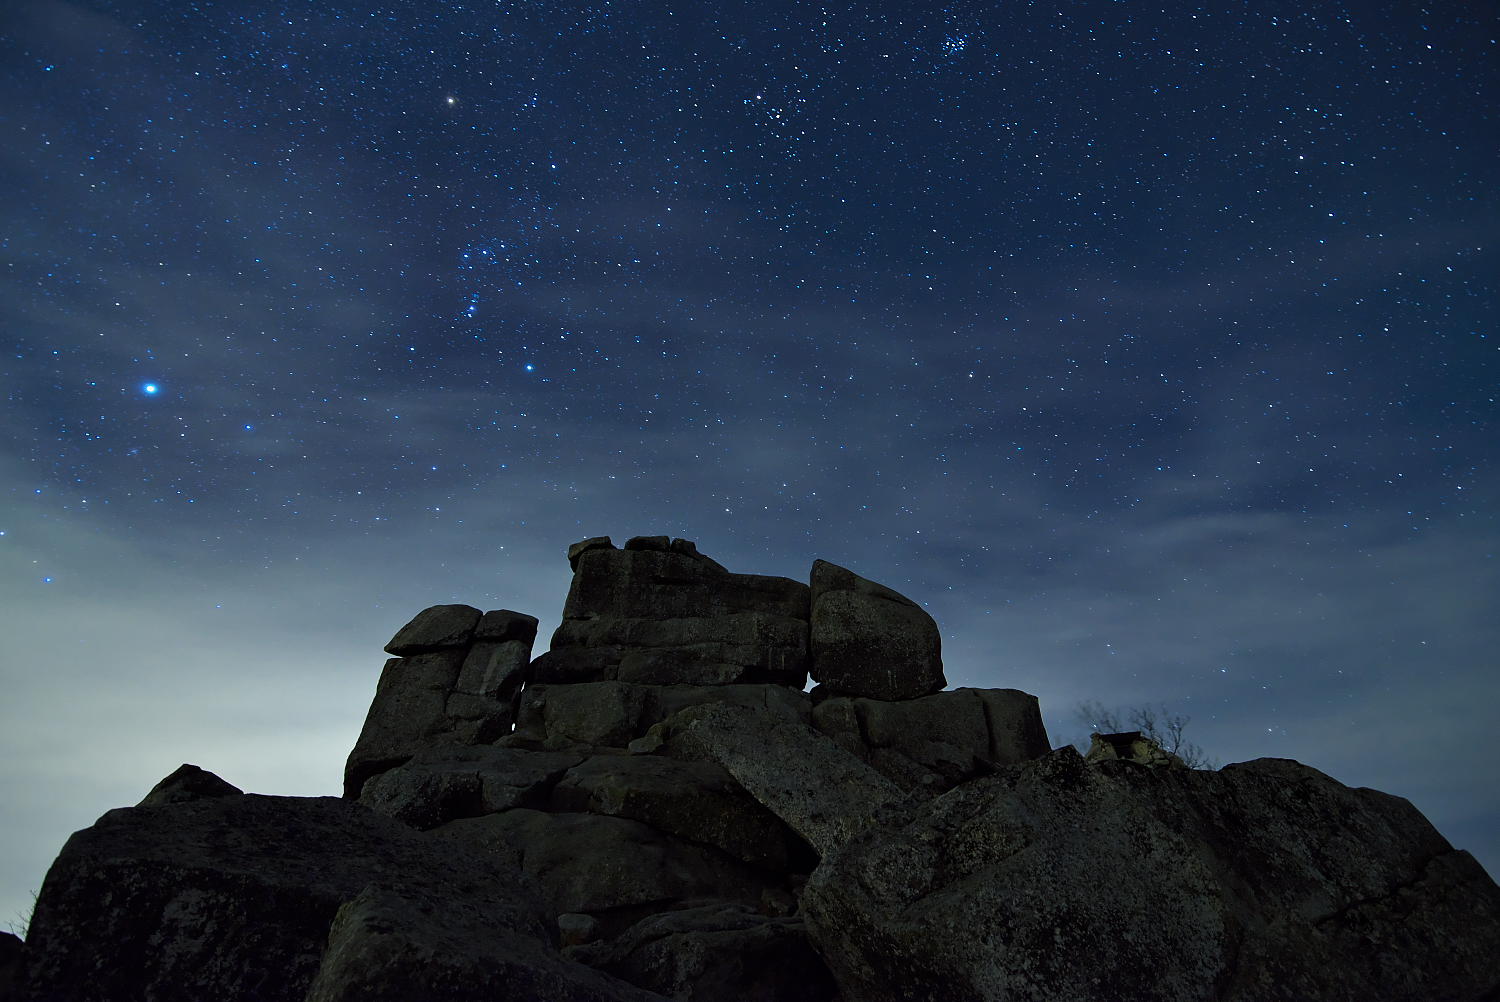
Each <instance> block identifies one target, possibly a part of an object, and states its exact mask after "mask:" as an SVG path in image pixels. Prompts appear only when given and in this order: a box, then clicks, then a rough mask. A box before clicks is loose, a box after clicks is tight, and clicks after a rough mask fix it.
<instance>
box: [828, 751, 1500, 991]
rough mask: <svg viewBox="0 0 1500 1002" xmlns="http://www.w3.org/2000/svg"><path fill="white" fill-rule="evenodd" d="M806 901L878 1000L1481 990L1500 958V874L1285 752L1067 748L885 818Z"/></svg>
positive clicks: (854, 975)
mask: <svg viewBox="0 0 1500 1002" xmlns="http://www.w3.org/2000/svg"><path fill="white" fill-rule="evenodd" d="M802 900H803V906H804V912H805V915H806V919H807V922H808V926H809V930H810V932H811V934H812V936H813V938H814V940H815V942H817V943H818V945H819V946H820V948H821V950H822V952H823V955H824V956H825V957H827V958H828V960H829V963H830V965H831V966H832V967H833V969H834V972H835V975H836V976H837V978H838V980H839V982H840V985H841V986H842V988H843V989H844V991H845V993H846V995H848V996H850V997H853V998H858V999H860V1000H862V1002H884V1000H895V999H903V1000H910V999H929V1000H934V1002H936V1000H944V1002H948V1000H980V999H1001V998H1003V999H1007V1000H1017V1002H1026V1000H1035V1002H1044V1000H1046V1002H1050V1000H1054V999H1098V998H1121V999H1126V998H1128V999H1136V1000H1142V1002H1155V1000H1162V1002H1165V1000H1173V1002H1178V1000H1189V999H1193V1000H1220V1002H1252V1000H1253V1002H1263V1000H1288V1002H1290V1000H1294V999H1360V998H1379V999H1382V1000H1392V1002H1395V1000H1412V1002H1416V1000H1419V999H1423V1000H1425V999H1436V998H1445V999H1446V998H1451V999H1472V998H1476V997H1478V996H1479V995H1480V993H1481V992H1482V991H1484V990H1486V989H1488V988H1489V987H1490V986H1491V985H1493V984H1494V983H1495V982H1496V980H1497V973H1496V970H1495V968H1494V966H1493V959H1494V957H1496V956H1500V890H1497V889H1496V887H1495V885H1494V883H1493V882H1492V881H1490V880H1489V879H1488V878H1487V877H1486V876H1485V874H1484V873H1483V871H1482V870H1481V869H1480V868H1479V867H1478V865H1477V864H1476V863H1475V862H1474V861H1473V859H1472V858H1471V857H1469V856H1468V854H1467V853H1462V852H1455V851H1453V850H1452V849H1451V848H1450V847H1449V846H1448V844H1447V842H1446V841H1444V840H1443V838H1442V837H1441V836H1440V835H1438V834H1437V832H1436V831H1434V830H1433V829H1432V827H1431V826H1430V825H1428V824H1427V823H1426V821H1425V820H1424V819H1423V818H1422V817H1421V815H1420V814H1418V813H1417V812H1416V811H1415V810H1413V809H1412V808H1411V806H1410V805H1409V804H1407V803H1406V802H1405V801H1402V800H1400V799H1398V798H1395V797H1390V796H1387V795H1385V794H1380V793H1375V792H1374V791H1370V790H1351V789H1348V788H1347V787H1343V786H1341V785H1339V784H1338V783H1336V782H1334V781H1333V780H1331V779H1329V778H1328V777H1326V776H1324V775H1322V774H1321V773H1319V772H1317V771H1315V770H1313V769H1309V768H1307V767H1305V766H1302V765H1299V764H1297V763H1294V762H1287V761H1282V760H1265V759H1263V760H1258V761H1255V762H1248V763H1243V764H1241V765H1237V766H1231V767H1228V768H1226V769H1224V770H1222V771H1220V772H1217V773H1215V772H1195V771H1190V770H1152V769H1145V768H1141V767H1140V766H1137V765H1135V764H1133V763H1123V762H1117V763H1105V764H1103V765H1100V766H1090V765H1086V764H1085V763H1084V762H1083V760H1082V758H1081V757H1080V756H1079V755H1078V754H1077V753H1076V752H1074V751H1073V750H1072V749H1071V748H1064V749H1061V750H1059V751H1057V752H1054V753H1052V754H1050V755H1048V756H1047V757H1045V758H1042V759H1039V760H1037V761H1035V762H1030V763H1025V764H1022V765H1017V766H1007V767H1002V768H1001V769H1000V770H999V771H998V772H997V773H996V774H995V775H994V776H992V777H989V778H986V779H981V780H976V781H974V782H972V783H968V784H965V785H963V786H960V787H958V788H957V789H955V790H953V791H951V792H949V793H947V794H945V795H944V796H942V797H939V798H937V799H936V800H933V801H931V802H930V803H929V805H928V807H927V809H926V810H925V811H924V812H923V813H921V814H920V815H918V816H916V817H915V818H914V819H912V820H908V821H907V822H906V823H904V824H898V825H892V826H890V827H886V828H875V827H871V828H867V829H866V830H865V831H864V833H863V835H862V837H859V838H856V839H853V840H851V841H850V842H849V843H848V844H846V845H845V846H843V847H842V848H841V849H839V850H838V851H834V852H831V853H830V854H829V855H827V856H825V858H824V860H823V863H822V865H821V866H820V867H819V869H818V870H817V871H816V872H815V873H814V874H813V877H812V879H811V880H810V881H809V883H808V885H807V887H806V889H805V891H804V894H803V899H802ZM1459 902H1462V904H1460V903H1459ZM1419 957H1427V958H1434V960H1433V962H1432V963H1431V964H1430V966H1429V965H1428V964H1427V963H1424V962H1421V961H1417V960H1415V958H1419ZM1439 957H1441V958H1442V959H1441V960H1440V961H1436V960H1435V958H1439Z"/></svg>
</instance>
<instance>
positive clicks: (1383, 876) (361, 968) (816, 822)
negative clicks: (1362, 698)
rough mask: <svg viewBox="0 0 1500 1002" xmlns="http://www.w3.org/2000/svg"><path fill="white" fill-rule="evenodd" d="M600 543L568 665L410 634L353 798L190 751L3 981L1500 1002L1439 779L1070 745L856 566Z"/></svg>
mask: <svg viewBox="0 0 1500 1002" xmlns="http://www.w3.org/2000/svg"><path fill="white" fill-rule="evenodd" d="M568 559H569V562H570V564H572V566H573V568H574V578H573V585H572V588H571V590H570V593H569V596H568V602H567V607H566V610H565V615H564V619H563V624H562V626H560V627H559V629H558V632H557V635H556V637H555V638H554V645H553V650H551V651H549V652H547V653H546V654H543V655H542V656H541V657H539V658H536V659H535V660H532V659H531V657H530V653H531V644H532V641H533V639H534V637H535V633H536V620H535V619H534V618H533V617H530V616H526V615H523V614H521V613H515V612H510V611H508V610H497V611H494V612H487V613H481V612H480V610H479V609H477V608H474V607H472V606H454V605H448V606H434V607H433V608H431V609H427V610H424V611H423V612H422V613H420V614H418V616H416V617H415V618H414V619H413V620H412V621H411V622H410V623H408V624H407V625H406V626H405V627H403V628H402V630H401V631H399V632H398V633H397V635H396V637H395V638H393V639H392V641H391V643H390V644H389V645H387V650H388V651H390V652H391V653H394V654H396V655H397V656H396V657H395V658H393V659H391V660H390V661H388V662H387V663H386V666H385V669H384V670H383V671H382V672H381V675H380V680H379V683H378V685H377V687H376V692H375V697H374V700H373V702H372V703H371V706H370V711H369V715H368V717H367V719H366V722H365V726H364V729H363V731H362V732H361V734H360V736H359V739H358V742H357V743H356V745H355V748H354V750H353V751H352V752H351V754H350V756H349V760H348V763H347V767H346V781H345V799H344V800H335V799H331V798H282V797H262V796H256V795H253V794H244V793H242V792H241V791H240V790H239V789H238V788H236V787H234V786H232V785H231V784H229V783H227V782H225V781H224V780H222V779H220V778H219V777H217V776H215V775H213V774H212V773H209V772H206V771H204V770H202V769H199V768H197V767H196V766H183V767H182V768H181V769H179V770H177V771H176V772H174V773H173V774H172V775H171V776H169V777H167V778H166V779H165V780H163V781H162V782H161V783H159V784H158V785H157V786H156V788H154V789H153V790H152V791H151V792H150V793H149V794H148V795H147V796H146V798H145V799H144V800H143V801H142V802H141V804H140V805H138V806H137V807H135V808H126V809H121V810H117V811H111V812H110V813H109V814H106V815H105V816H104V817H103V818H101V819H100V820H99V822H98V823H97V824H95V825H94V826H93V827H91V828H89V829H87V830H85V831H83V832H79V833H78V834H76V835H75V836H74V837H73V838H72V839H70V840H69V842H68V844H67V845H66V846H65V847H64V849H63V852H62V854H61V855H60V856H59V857H58V860H57V862H56V863H55V864H54V865H53V868H52V871H51V873H49V875H48V877H47V881H46V883H45V884H44V886H43V888H42V893H41V898H40V901H39V903H38V906H37V910H36V916H35V919H34V922H33V925H32V933H31V938H30V940H29V941H28V942H27V943H26V944H24V945H21V944H19V943H17V942H15V941H13V940H12V939H5V938H3V937H0V1002H20V1000H24V1002H56V1000H64V1002H67V1000H74V999H77V1000H84V999H87V1000H91V1002H96V1000H97V1002H111V1000H115V999H120V1000H125V999H132V1000H134V999H153V1000H161V1002H175V1000H184V1002H186V1000H189V999H192V1000H200V999H237V1000H262V999H264V1000H270V999H277V1000H280V999H286V1000H295V1002H356V1000H357V1002H370V1000H375V1002H398V1000H399V1002H427V1000H432V1002H437V1000H442V1002H469V1000H473V1002H480V1000H486V1002H488V1000H492V999H498V998H504V999H510V1000H526V1002H530V1000H562V1002H585V1000H588V1002H647V1000H656V1002H661V1000H663V999H666V998H671V999H676V1000H702V1002H709V1000H712V1002H772V1000H777V1002H895V1000H898V999H899V1000H903V1002H907V1000H923V999H925V1000H931V1002H969V1000H975V1002H977V1000H986V1002H988V1000H994V1002H1000V1000H1006V1002H1016V1000H1036V1002H1042V1000H1047V1002H1051V1000H1074V999H1078V1000H1099V1002H1106V1000H1107V1002H1119V1000H1133V1002H1158V1000H1159V1002H1168V1000H1170V1002H1183V1000H1203V1002H1210V1000H1213V1002H1262V1000H1283V999H1284V1000H1287V1002H1291V1000H1294V999H1295V1000H1299V1002H1300V1000H1304V999H1308V1000H1321V999H1327V1000H1335V999H1336V1000H1346V999H1361V1000H1363V999H1381V1000H1411V1002H1416V1000H1419V999H1420V1000H1424V1002H1425V1000H1428V999H1453V1000H1466V1002H1468V1000H1473V1002H1486V1000H1488V1002H1495V1000H1496V999H1500V975H1497V972H1496V970H1495V967H1494V962H1493V961H1494V957H1496V956H1500V890H1497V888H1496V887H1495V884H1494V883H1493V881H1491V880H1490V879H1489V878H1488V876H1487V875H1486V874H1485V873H1484V872H1483V870H1482V869H1480V868H1479V867H1478V865H1477V864H1475V863H1474V861H1473V860H1472V859H1471V858H1469V856H1468V855H1467V854H1466V853H1462V852H1457V851H1454V850H1453V849H1452V848H1451V847H1450V846H1449V845H1448V843H1447V842H1445V841H1444V840H1443V839H1442V837H1441V836H1440V835H1438V834H1437V832H1436V831H1434V830H1433V829H1432V827H1431V826H1430V825H1428V824H1427V822H1426V821H1425V820H1424V819H1423V818H1422V817H1421V815H1420V814H1418V813H1417V812H1416V811H1415V810H1414V809H1412V807H1411V805H1409V804H1407V803H1406V802H1405V801H1403V800H1400V799H1398V798H1395V797H1389V796H1386V795H1385V794H1380V793H1376V792H1374V791H1370V790H1350V789H1348V788H1346V787H1344V786H1341V785H1339V784H1338V783H1336V782H1334V781H1333V780H1331V779H1329V778H1328V777H1326V776H1323V775H1322V774H1321V773H1318V772H1316V771H1315V770H1312V769H1309V768H1307V767H1305V766H1301V765H1298V764H1297V763H1294V762H1285V761H1278V760H1260V761H1256V762H1250V763H1244V764H1241V765H1236V766H1228V767H1225V768H1224V769H1223V770H1220V771H1219V772H1206V771H1195V770H1192V769H1188V768H1186V767H1183V766H1181V764H1180V763H1174V762H1172V761H1170V760H1169V759H1168V758H1166V757H1164V753H1163V754H1158V753H1159V749H1157V750H1156V751H1153V750H1152V747H1154V746H1152V747H1145V746H1144V745H1142V746H1139V747H1138V742H1137V741H1136V740H1135V738H1136V736H1134V735H1106V736H1102V737H1101V741H1100V742H1096V748H1095V751H1094V754H1093V755H1092V761H1087V762H1086V761H1084V760H1083V759H1082V758H1080V757H1079V756H1078V755H1077V754H1076V753H1075V752H1073V751H1072V749H1070V748H1069V749H1062V750H1059V751H1056V752H1051V751H1049V746H1048V741H1047V735H1046V732H1045V730H1044V729H1043V727H1042V721H1041V714H1040V710H1039V707H1038V706H1037V701H1036V698H1035V697H1033V696H1031V695H1029V694H1027V693H1024V692H1019V691H1017V690H1014V689H959V690H954V691H937V690H940V689H941V688H942V686H943V684H944V683H943V673H942V664H941V660H940V658H939V650H938V640H937V630H936V626H935V625H934V624H933V623H932V621H931V618H930V617H929V616H927V614H926V613H925V612H923V611H922V610H921V609H920V608H918V607H917V606H916V605H915V603H912V602H911V601H909V600H908V599H906V598H904V597H903V596H901V595H898V594H896V593H895V592H892V591H890V589H887V588H884V587H883V586H881V585H878V584H875V583H874V582H871V581H867V580H866V579H864V578H860V577H859V576H858V575H855V574H853V573H852V572H850V571H848V570H845V569H844V568H841V567H837V566H836V565H833V564H828V563H826V562H823V561H819V562H818V563H817V564H815V565H814V569H813V575H812V583H811V585H810V586H809V585H802V584H799V583H797V582H794V581H789V580H787V579H785V578H775V577H761V576H757V575H739V574H732V573H730V572H729V571H727V570H725V569H724V568H723V567H721V566H720V565H719V564H717V563H715V562H714V561H712V560H710V559H709V558H707V557H705V556H703V555H702V554H700V553H698V552H697V548H696V547H695V546H694V545H693V544H691V543H689V542H687V541H685V540H680V539H670V538H668V537H665V536H645V537H637V538H635V539H632V540H630V541H629V542H627V543H626V544H625V547H624V549H617V548H615V546H614V545H613V543H612V542H611V541H610V540H609V538H608V537H603V536H601V537H593V538H591V539H587V540H583V541H582V542H580V543H577V544H575V545H574V546H572V547H570V548H569V551H568ZM809 667H810V668H811V671H812V675H813V677H814V678H816V679H818V681H819V682H820V683H821V684H820V687H819V690H818V691H817V692H816V693H815V694H809V693H805V692H803V691H802V686H803V684H804V683H805V681H806V671H807V669H808V668H809ZM1105 739H1108V740H1105ZM1163 765H1165V766H1167V767H1165V768H1161V767H1158V766H1163ZM8 974H14V976H15V979H16V980H15V981H14V983H13V984H12V986H11V987H10V988H9V989H7V987H6V979H7V976H8Z"/></svg>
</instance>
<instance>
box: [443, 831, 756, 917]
mask: <svg viewBox="0 0 1500 1002" xmlns="http://www.w3.org/2000/svg"><path fill="white" fill-rule="evenodd" d="M433 834H434V835H436V836H439V837H441V838H442V839H444V840H446V841H451V842H452V843H454V844H456V845H460V846H463V847H465V848H466V849H467V850H470V851H476V850H477V851H479V852H483V853H488V854H491V855H493V856H494V857H495V858H496V859H498V860H501V861H503V862H506V863H508V864H510V865H511V866H515V867H518V868H519V869H520V870H521V872H522V873H524V874H526V876H527V877H528V878H529V879H530V880H531V881H532V882H534V885H535V887H536V888H537V889H538V891H539V893H540V894H541V897H542V900H543V902H544V904H545V905H546V907H547V910H548V912H549V913H550V914H551V916H552V917H553V918H554V920H555V919H556V917H557V916H559V915H563V914H566V913H569V912H583V913H587V914H592V915H596V916H597V915H599V914H600V913H608V912H612V911H616V910H619V909H622V908H628V907H637V908H639V907H641V906H666V905H669V904H671V903H673V902H677V901H682V900H688V899H693V898H723V899H729V900H738V901H746V902H752V903H753V902H758V901H759V900H760V899H761V897H762V890H763V888H764V887H765V881H764V879H763V878H761V877H759V876H757V875H756V874H755V872H754V871H753V870H751V869H749V868H748V867H746V866H744V865H743V864H740V863H738V862H736V861H734V860H731V859H729V858H728V857H727V856H725V855H723V854H722V853H719V852H716V851H714V850H712V849H708V848H705V847H703V846H698V845H694V844H692V843H690V842H686V841H684V840H682V839H677V838H673V837H671V836H668V835H664V834H662V833H661V832H659V831H657V830H656V829H654V828H652V827H651V826H649V825H644V824H641V823H640V822H639V821H632V820H630V819H628V818H613V817H605V816H601V815H597V814H548V813H545V812H543V811H534V810H528V809H526V808H517V809H516V810H511V811H504V812H502V813H500V814H491V815H488V816H486V817H482V818H470V819H467V820H463V821H454V822H451V823H449V824H447V825H444V826H443V827H442V828H438V829H436V830H435V831H434V832H433Z"/></svg>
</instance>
